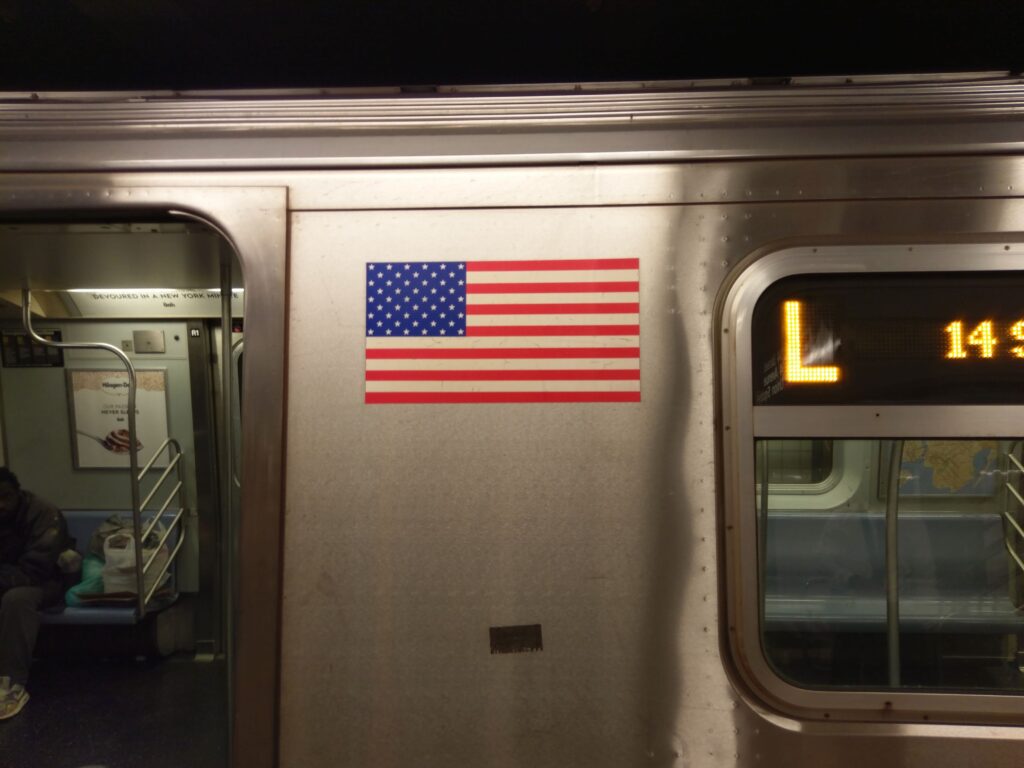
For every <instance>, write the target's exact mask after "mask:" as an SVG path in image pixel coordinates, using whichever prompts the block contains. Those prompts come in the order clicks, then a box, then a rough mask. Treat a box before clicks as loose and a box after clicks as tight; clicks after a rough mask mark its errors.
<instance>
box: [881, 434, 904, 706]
mask: <svg viewBox="0 0 1024 768" xmlns="http://www.w3.org/2000/svg"><path fill="white" fill-rule="evenodd" d="M902 464H903V441H902V440H893V441H892V453H891V454H890V456H889V493H888V494H887V495H886V499H885V608H886V630H887V635H888V642H887V644H886V646H887V649H888V655H889V685H890V687H892V688H898V687H899V684H900V560H899V545H898V540H899V525H898V523H899V506H900V467H901V466H902Z"/></svg>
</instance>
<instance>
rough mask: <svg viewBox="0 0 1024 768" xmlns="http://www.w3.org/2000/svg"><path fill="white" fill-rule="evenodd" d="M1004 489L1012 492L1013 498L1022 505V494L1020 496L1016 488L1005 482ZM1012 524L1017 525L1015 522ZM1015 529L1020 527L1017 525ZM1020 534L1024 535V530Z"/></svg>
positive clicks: (1023, 505)
mask: <svg viewBox="0 0 1024 768" xmlns="http://www.w3.org/2000/svg"><path fill="white" fill-rule="evenodd" d="M1006 489H1007V490H1008V491H1009V492H1010V493H1012V494H1013V497H1014V498H1015V499H1017V501H1018V502H1020V505H1021V506H1022V507H1024V496H1021V495H1020V493H1019V492H1018V491H1017V489H1016V488H1014V487H1013V486H1012V485H1010V484H1009V483H1007V484H1006ZM1014 525H1017V524H1016V523H1014ZM1017 530H1018V531H1020V530H1021V529H1020V528H1019V527H1018V528H1017ZM1020 535H1021V536H1024V531H1021V533H1020Z"/></svg>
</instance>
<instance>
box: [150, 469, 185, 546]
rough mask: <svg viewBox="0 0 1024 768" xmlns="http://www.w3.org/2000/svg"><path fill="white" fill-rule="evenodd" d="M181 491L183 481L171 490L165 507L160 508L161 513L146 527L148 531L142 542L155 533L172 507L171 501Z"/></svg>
mask: <svg viewBox="0 0 1024 768" xmlns="http://www.w3.org/2000/svg"><path fill="white" fill-rule="evenodd" d="M179 490H181V481H180V480H179V481H178V484H177V485H175V486H174V487H173V488H172V489H171V492H170V493H169V494H168V495H167V499H166V500H165V501H164V503H163V506H162V507H160V511H158V512H157V513H156V514H155V515H153V519H152V520H150V521H149V525H148V526H146V530H145V531H143V532H142V540H143V541H145V540H146V539H148V538H149V534H151V533H152V532H153V529H154V528H156V527H157V525H158V524H159V523H160V519H161V518H162V517H163V516H164V512H166V511H167V508H168V507H169V506H171V500H172V499H173V498H174V495H175V494H176V493H177V492H178V491H179Z"/></svg>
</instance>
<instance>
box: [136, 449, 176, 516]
mask: <svg viewBox="0 0 1024 768" xmlns="http://www.w3.org/2000/svg"><path fill="white" fill-rule="evenodd" d="M179 461H181V454H180V453H176V454H175V455H174V458H173V459H171V460H170V461H169V462H168V463H167V469H165V470H164V473H163V474H162V475H160V479H159V480H157V481H156V483H154V484H153V488H152V489H151V490H150V492H149V495H148V496H146V499H145V501H143V502H142V508H143V509H145V508H146V505H147V504H149V502H150V501H151V500H152V499H153V496H154V495H155V494H156V492H157V490H158V489H159V488H160V486H161V485H163V484H164V480H166V479H167V476H168V475H169V474H171V470H172V469H174V468H175V467H176V466H178V462H179ZM139 481H140V482H141V481H142V478H141V477H140V478H139Z"/></svg>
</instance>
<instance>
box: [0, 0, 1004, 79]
mask: <svg viewBox="0 0 1024 768" xmlns="http://www.w3.org/2000/svg"><path fill="white" fill-rule="evenodd" d="M1022 28H1024V3H1021V2H1019V1H1018V0H986V2H978V0H945V1H944V2H941V3H937V2H934V0H903V2H891V0H887V1H886V2H880V1H879V0H869V1H866V2H865V1H861V2H854V1H853V0H828V1H827V2H826V1H825V0H819V1H818V2H794V1H793V0H772V1H769V0H762V1H761V2H753V1H752V0H732V1H731V2H730V0H675V1H674V2H669V1H667V0H504V1H503V2H502V1H498V2H495V1H494V0H479V1H478V2H454V0H439V1H437V2H425V1H424V0H358V1H357V0H338V1H337V2H330V0H305V2H301V3H284V2H280V1H279V0H247V2H239V1H238V0H229V1H227V2H222V3H211V2H208V0H149V2H132V3H126V2H119V1H118V0H47V2H39V0H0V90H13V91H41V90H46V91H53V90H124V89H141V90H153V89H161V90H163V89H172V90H183V89H224V88H326V87H332V88H334V87H350V86H351V87H363V86H411V87H428V86H431V85H451V84H482V83H529V82H579V81H607V80H620V81H621V80H626V81H645V80H666V79H694V78H701V79H703V78H722V77H725V78H752V77H758V78H762V77H763V78H780V77H789V76H806V75H840V74H842V75H845V74H872V73H884V72H891V73H908V72H951V71H977V70H1009V71H1013V72H1016V71H1020V70H1021V69H1022V68H1024V47H1022V46H1020V45H1019V39H1020V34H1019V33H1020V31H1021V29H1022Z"/></svg>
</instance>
